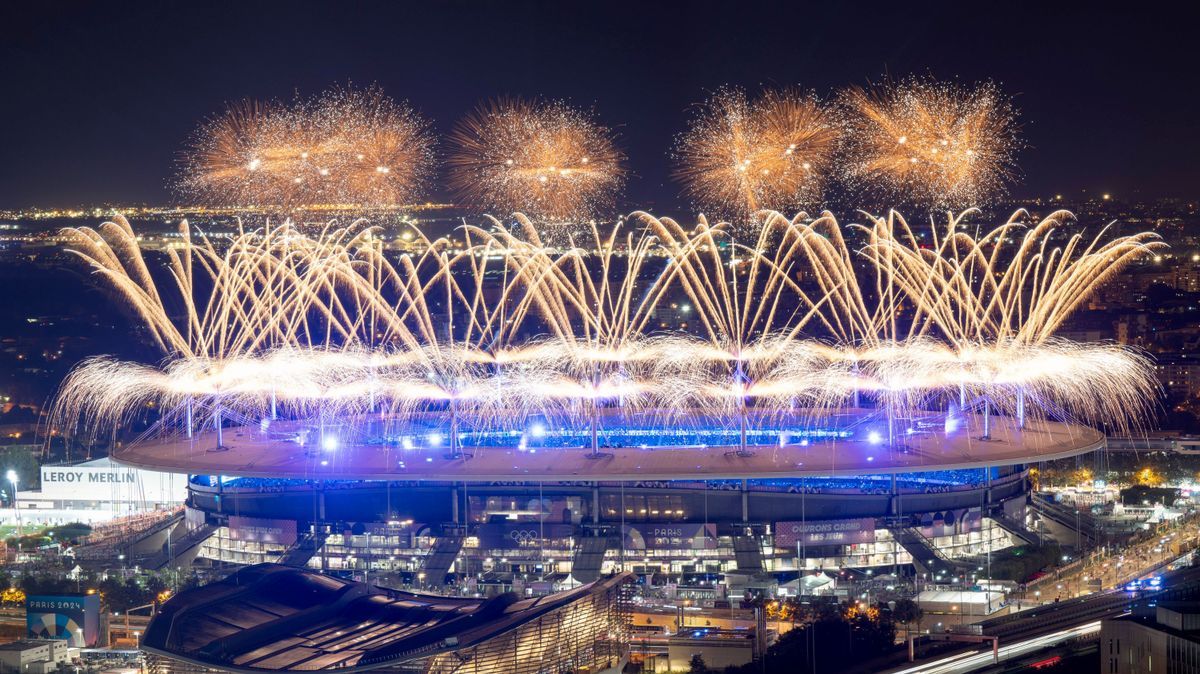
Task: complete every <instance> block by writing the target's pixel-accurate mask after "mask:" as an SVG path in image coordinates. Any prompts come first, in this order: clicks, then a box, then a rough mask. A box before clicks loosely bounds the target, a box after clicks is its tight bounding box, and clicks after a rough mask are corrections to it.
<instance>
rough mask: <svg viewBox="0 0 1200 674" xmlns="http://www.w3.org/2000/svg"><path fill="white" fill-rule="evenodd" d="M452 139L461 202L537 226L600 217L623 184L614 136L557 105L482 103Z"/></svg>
mask: <svg viewBox="0 0 1200 674" xmlns="http://www.w3.org/2000/svg"><path fill="white" fill-rule="evenodd" d="M451 140H452V142H453V143H454V145H455V149H454V152H453V153H452V154H451V155H450V158H449V165H450V169H451V173H450V181H451V185H452V187H453V188H454V190H455V191H456V193H457V194H458V196H459V198H460V199H461V200H462V201H464V202H465V203H467V204H470V205H471V206H474V207H477V208H484V209H494V210H496V211H499V212H501V213H504V214H509V213H513V212H515V211H518V210H520V211H522V212H523V213H525V214H526V215H528V216H530V217H532V218H534V219H535V220H538V221H539V224H547V223H551V224H552V223H567V222H578V221H581V220H586V219H589V218H592V217H595V216H597V215H600V214H602V213H603V211H604V210H605V209H606V208H609V207H611V205H612V203H613V201H614V199H615V196H616V193H617V192H618V191H619V190H620V188H621V186H622V185H623V184H624V182H625V168H624V166H623V163H624V160H625V156H624V155H623V154H622V153H621V151H620V150H618V149H617V146H616V144H615V143H614V137H613V134H612V132H611V131H610V130H608V129H606V128H604V127H602V126H599V125H598V124H596V123H595V121H594V120H593V119H592V118H591V117H590V116H589V115H587V114H586V113H584V112H582V111H580V110H577V109H575V108H572V107H569V106H567V105H566V104H564V103H561V102H557V101H525V100H520V99H505V100H498V101H492V102H489V103H485V104H482V105H480V106H479V107H478V108H476V110H475V111H474V112H473V113H471V114H470V115H468V116H467V117H466V118H464V119H463V120H462V121H460V122H459V123H458V125H457V126H456V127H455V129H454V131H453V133H452V134H451Z"/></svg>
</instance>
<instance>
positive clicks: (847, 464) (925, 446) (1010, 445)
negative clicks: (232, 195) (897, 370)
mask: <svg viewBox="0 0 1200 674" xmlns="http://www.w3.org/2000/svg"><path fill="white" fill-rule="evenodd" d="M983 425H984V424H983V420H982V417H981V416H980V415H972V414H968V415H965V418H964V422H963V424H962V427H961V428H959V429H957V430H955V431H954V432H953V433H944V432H942V430H941V428H940V427H939V428H937V429H922V430H920V431H919V432H916V433H913V434H911V435H909V434H901V435H900V436H899V437H897V438H896V445H895V446H894V447H889V446H888V445H887V443H886V441H884V440H883V439H882V437H880V436H881V433H882V432H886V424H882V425H881V424H876V427H878V428H880V429H881V430H880V431H878V432H876V433H872V434H870V435H873V436H876V441H872V440H870V439H868V438H869V437H870V436H869V435H867V434H866V433H860V434H859V435H858V436H857V437H855V438H840V439H836V440H813V441H811V442H807V443H805V444H803V445H802V444H796V443H794V444H785V445H759V446H752V447H751V449H752V450H753V453H752V454H753V455H750V456H741V455H738V454H736V453H735V451H734V450H736V449H737V448H736V447H721V446H703V445H702V446H696V445H691V446H675V447H654V448H640V447H608V448H604V450H603V456H602V457H601V458H598V459H597V458H589V457H588V453H587V452H586V451H584V450H583V449H582V448H575V449H564V448H549V449H543V450H538V451H527V450H525V449H522V448H521V447H515V446H509V447H485V448H479V449H478V450H475V449H474V448H471V447H466V448H465V451H466V452H468V453H473V454H474V456H471V457H469V458H466V457H449V456H447V453H446V451H445V450H444V449H435V448H427V449H413V450H404V449H401V448H400V447H388V446H385V445H381V444H356V443H352V442H345V443H343V444H341V445H340V446H339V447H337V449H336V450H333V451H325V450H323V449H322V448H320V447H313V446H312V443H310V444H309V445H308V446H303V445H300V444H298V443H296V442H294V441H290V440H288V439H287V437H288V433H289V429H290V431H291V435H296V433H297V431H298V430H301V429H302V428H303V424H301V423H300V422H293V421H278V422H275V423H273V424H272V425H271V428H270V431H269V432H263V431H262V430H261V429H260V428H259V427H258V426H242V427H239V428H232V429H226V430H225V433H224V449H222V450H221V451H213V448H214V447H215V446H216V438H215V435H214V434H213V433H211V432H208V433H198V434H196V435H195V437H194V438H190V439H189V438H178V437H171V438H155V439H152V440H146V441H142V442H136V443H131V444H129V445H126V446H125V447H122V448H120V449H118V450H116V452H114V454H113V458H114V459H115V460H116V461H117V462H118V463H122V464H125V465H129V466H134V467H137V468H144V469H147V470H159V471H167V472H186V473H189V474H200V475H226V476H244V477H268V478H272V477H278V478H298V479H358V480H425V481H462V480H475V481H528V480H550V481H561V480H567V481H575V480H666V479H678V480H687V479H695V480H714V479H743V478H787V477H803V476H834V475H862V474H877V473H904V472H919V471H929V470H950V469H954V470H958V469H970V468H983V467H988V466H1004V465H1013V464H1020V463H1027V462H1030V461H1048V460H1052V459H1060V458H1066V457H1069V456H1075V455H1077V454H1084V453H1087V452H1090V451H1093V450H1096V449H1100V448H1101V447H1103V446H1104V434H1103V433H1101V432H1099V431H1097V430H1095V429H1092V428H1089V427H1086V426H1081V425H1078V424H1071V423H1063V422H1058V421H1046V420H1036V421H1035V420H1030V421H1029V422H1028V424H1027V425H1026V426H1025V427H1023V428H1022V427H1019V426H1018V425H1017V423H1016V422H1015V420H1014V419H1013V418H1012V417H1007V416H993V417H991V419H990V420H989V430H990V433H989V437H988V438H986V439H984V438H982V437H981V436H983V435H984V432H983ZM865 428H868V429H869V428H871V427H870V426H866V427H865Z"/></svg>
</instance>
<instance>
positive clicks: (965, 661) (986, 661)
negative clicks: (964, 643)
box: [887, 620, 1100, 674]
mask: <svg viewBox="0 0 1200 674" xmlns="http://www.w3.org/2000/svg"><path fill="white" fill-rule="evenodd" d="M1099 633H1100V621H1099V620H1096V621H1093V622H1090V623H1085V624H1083V625H1077V626H1075V627H1069V628H1066V629H1062V630H1058V631H1057V632H1052V633H1050V634H1045V635H1042V636H1038V637H1032V638H1029V639H1025V640H1023V641H1018V642H1016V643H1012V644H1008V645H1007V646H1001V647H1000V652H999V657H1000V661H1001V662H1004V661H1006V660H1012V659H1014V658H1020V657H1024V656H1026V655H1029V654H1031V653H1035V652H1037V651H1040V650H1043V649H1046V648H1050V647H1053V646H1057V645H1059V644H1062V643H1065V642H1068V641H1071V640H1073V639H1079V638H1091V637H1094V636H1096V635H1097V634H1099ZM993 663H994V660H993V659H992V649H991V648H986V649H979V650H974V651H968V652H966V653H955V654H954V655H949V656H946V657H944V658H941V659H939V660H934V661H932V662H926V663H922V664H919V665H907V666H905V667H900V668H898V669H891V670H887V671H888V672H890V673H891V674H967V673H968V672H973V671H976V670H978V669H983V668H985V667H989V666H991V665H992V664H993Z"/></svg>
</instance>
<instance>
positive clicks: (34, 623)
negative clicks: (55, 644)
mask: <svg viewBox="0 0 1200 674" xmlns="http://www.w3.org/2000/svg"><path fill="white" fill-rule="evenodd" d="M25 625H26V628H27V630H28V633H29V637H30V638H33V639H66V640H67V642H68V643H70V645H71V646H74V647H76V648H82V647H86V646H95V645H96V641H97V638H98V637H99V636H100V595H98V594H87V595H36V596H31V597H27V598H26V599H25Z"/></svg>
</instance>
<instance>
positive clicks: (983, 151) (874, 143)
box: [842, 79, 1020, 209]
mask: <svg viewBox="0 0 1200 674" xmlns="http://www.w3.org/2000/svg"><path fill="white" fill-rule="evenodd" d="M842 100H843V102H844V103H845V107H846V109H847V110H848V112H849V115H848V125H849V132H848V134H847V136H846V138H847V158H846V161H845V163H844V165H843V166H842V170H843V172H844V177H845V180H846V181H847V183H849V184H851V185H857V186H863V187H868V188H869V189H878V190H880V191H882V192H884V193H886V195H887V196H888V197H897V198H906V199H908V200H910V201H913V202H916V203H920V204H922V205H927V206H932V207H935V208H949V209H961V208H967V207H973V206H980V205H983V204H985V203H987V202H989V201H990V200H992V199H994V198H995V197H997V196H999V194H1000V193H1001V192H1002V191H1003V188H1004V186H1005V184H1006V183H1007V182H1008V181H1009V180H1010V179H1011V178H1012V177H1013V172H1014V169H1015V166H1014V154H1015V153H1016V151H1017V150H1018V149H1019V147H1020V143H1019V140H1018V138H1017V126H1016V111H1015V110H1014V109H1013V107H1012V105H1011V104H1010V103H1009V102H1008V101H1007V100H1006V99H1005V98H1004V97H1003V96H1002V94H1001V92H1000V91H999V89H998V88H997V87H996V86H995V85H994V84H991V83H985V84H983V85H980V86H977V87H973V88H969V87H963V86H959V85H955V84H948V83H941V82H935V81H932V80H922V79H910V80H906V81H903V82H900V83H897V84H887V85H883V86H880V87H875V88H869V89H862V88H852V89H849V90H847V91H846V93H844V94H843V96H842Z"/></svg>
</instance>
